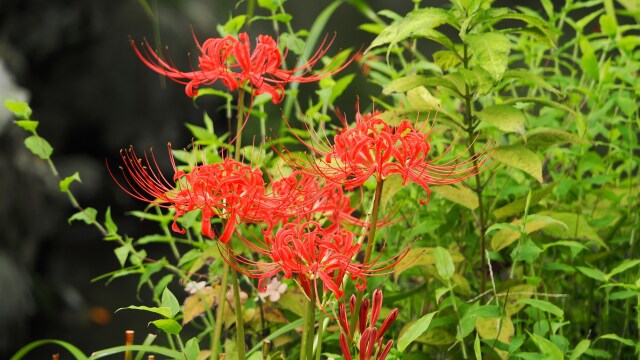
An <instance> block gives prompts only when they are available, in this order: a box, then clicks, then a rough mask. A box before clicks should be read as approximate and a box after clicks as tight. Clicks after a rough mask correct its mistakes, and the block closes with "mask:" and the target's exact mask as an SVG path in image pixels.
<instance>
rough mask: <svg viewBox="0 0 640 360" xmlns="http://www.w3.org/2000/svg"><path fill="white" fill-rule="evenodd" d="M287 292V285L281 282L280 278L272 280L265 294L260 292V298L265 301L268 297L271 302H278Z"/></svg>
mask: <svg viewBox="0 0 640 360" xmlns="http://www.w3.org/2000/svg"><path fill="white" fill-rule="evenodd" d="M286 291H287V284H285V283H282V282H280V280H278V278H273V279H271V282H270V283H269V284H268V285H267V288H266V289H265V291H264V292H259V293H258V297H259V298H260V300H262V301H264V299H265V298H266V297H269V301H271V302H276V301H278V300H280V295H281V294H284V293H285V292H286Z"/></svg>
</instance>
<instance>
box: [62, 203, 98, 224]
mask: <svg viewBox="0 0 640 360" xmlns="http://www.w3.org/2000/svg"><path fill="white" fill-rule="evenodd" d="M97 215H98V210H96V209H94V208H90V207H88V208H85V209H83V210H81V211H78V212H77V213H75V214H73V215H71V216H70V217H69V219H68V220H67V221H68V222H69V224H71V222H72V221H78V220H80V221H84V222H85V223H86V224H87V225H91V224H93V223H94V222H95V221H96V216H97Z"/></svg>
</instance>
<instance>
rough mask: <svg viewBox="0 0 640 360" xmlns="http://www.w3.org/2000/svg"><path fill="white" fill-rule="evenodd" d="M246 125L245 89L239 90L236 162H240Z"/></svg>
mask: <svg viewBox="0 0 640 360" xmlns="http://www.w3.org/2000/svg"><path fill="white" fill-rule="evenodd" d="M243 125H244V89H243V88H242V87H240V88H238V121H237V123H236V151H235V153H234V154H233V156H234V158H235V160H236V161H239V160H240V149H241V148H242V128H243Z"/></svg>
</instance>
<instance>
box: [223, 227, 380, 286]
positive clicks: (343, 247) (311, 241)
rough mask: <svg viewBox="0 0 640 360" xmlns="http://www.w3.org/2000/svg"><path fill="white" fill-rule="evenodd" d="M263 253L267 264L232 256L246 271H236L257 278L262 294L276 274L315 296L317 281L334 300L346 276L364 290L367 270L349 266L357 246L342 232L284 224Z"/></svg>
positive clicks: (360, 265) (359, 266)
mask: <svg viewBox="0 0 640 360" xmlns="http://www.w3.org/2000/svg"><path fill="white" fill-rule="evenodd" d="M265 242H266V246H267V248H266V249H264V253H265V254H266V255H267V256H268V257H269V260H270V261H268V262H263V261H253V260H251V259H247V258H244V257H241V256H236V258H237V259H238V262H239V263H240V264H245V265H248V266H249V268H245V269H239V270H241V271H243V272H244V273H245V274H247V275H248V276H251V277H254V278H258V279H259V283H258V289H259V290H260V291H264V290H263V289H264V287H265V286H264V282H265V281H268V280H270V279H271V278H272V277H273V276H275V275H276V274H277V273H279V272H283V273H284V277H285V278H287V279H290V278H292V277H293V278H295V279H296V280H297V281H298V282H299V283H300V285H301V286H302V288H303V289H305V291H306V292H307V293H308V294H310V291H316V292H317V284H318V280H320V281H322V284H323V287H324V289H326V290H329V291H331V292H333V293H334V294H335V295H336V297H337V298H340V297H341V296H342V293H343V291H342V279H343V278H344V276H349V277H350V278H351V279H352V280H360V281H359V282H358V283H357V284H356V286H357V287H358V289H360V290H364V288H365V287H366V278H365V275H366V274H367V273H368V272H369V266H367V265H363V264H357V263H354V262H352V259H353V258H354V257H355V255H356V254H357V253H358V251H359V250H360V247H361V244H359V243H357V242H356V241H355V239H354V234H353V233H352V232H351V231H349V230H346V229H333V230H329V231H328V230H327V229H324V228H322V226H321V225H320V224H319V223H318V222H315V221H307V222H302V223H287V224H285V225H284V226H283V227H282V228H280V229H279V230H278V231H277V232H276V234H275V236H269V237H268V238H267V239H266V241H265Z"/></svg>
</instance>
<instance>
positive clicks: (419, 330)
mask: <svg viewBox="0 0 640 360" xmlns="http://www.w3.org/2000/svg"><path fill="white" fill-rule="evenodd" d="M437 313H438V312H437V311H434V312H431V313H428V314H426V315H424V316H422V317H421V318H420V319H418V320H417V321H416V322H414V323H413V324H411V325H410V326H409V327H408V328H407V330H406V331H404V333H403V334H402V335H401V336H400V338H399V339H398V350H400V351H401V352H402V351H404V349H406V348H407V346H409V344H411V343H412V342H413V341H414V340H416V339H417V338H418V337H419V336H420V335H422V334H423V333H424V332H425V331H427V329H429V325H430V324H431V320H432V319H433V317H434V316H435V314H437Z"/></svg>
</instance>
